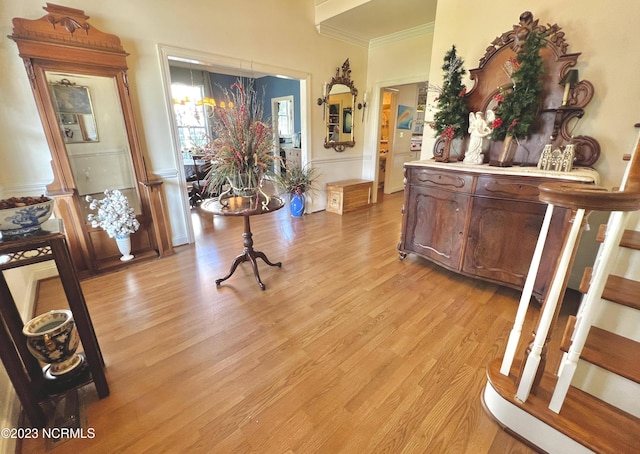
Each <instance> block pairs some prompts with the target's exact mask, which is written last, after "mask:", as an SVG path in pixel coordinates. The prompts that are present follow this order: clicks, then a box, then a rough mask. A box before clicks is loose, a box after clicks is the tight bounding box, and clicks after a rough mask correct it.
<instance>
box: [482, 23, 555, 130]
mask: <svg viewBox="0 0 640 454" xmlns="http://www.w3.org/2000/svg"><path fill="white" fill-rule="evenodd" d="M545 46H546V40H545V39H544V36H543V35H542V34H541V33H539V32H537V31H535V30H532V31H530V32H529V34H528V35H527V38H526V40H525V42H524V43H523V45H522V47H521V48H520V50H519V51H518V53H517V54H516V57H515V58H514V59H509V60H508V61H507V63H506V65H505V67H506V70H507V72H510V73H511V81H512V83H513V87H512V89H511V91H505V90H502V89H501V90H500V93H498V94H497V95H495V96H494V100H495V101H497V103H498V106H497V107H496V108H495V109H494V113H495V120H494V121H493V122H492V123H491V124H490V125H489V126H490V127H492V128H493V133H492V135H491V137H492V138H493V139H495V140H503V139H504V138H505V137H506V136H507V135H510V136H513V137H515V138H524V137H526V135H527V134H528V133H529V128H530V127H531V125H532V124H533V122H534V121H535V119H536V117H537V113H538V106H539V103H540V95H541V94H542V89H543V82H542V79H541V76H542V74H543V73H544V66H543V64H542V57H541V56H540V49H542V48H543V47H545ZM511 71H512V72H511Z"/></svg>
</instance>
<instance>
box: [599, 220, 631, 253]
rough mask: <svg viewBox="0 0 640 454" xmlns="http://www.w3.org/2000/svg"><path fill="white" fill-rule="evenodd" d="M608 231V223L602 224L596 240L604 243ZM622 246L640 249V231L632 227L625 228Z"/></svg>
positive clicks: (621, 241)
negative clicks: (631, 228)
mask: <svg viewBox="0 0 640 454" xmlns="http://www.w3.org/2000/svg"><path fill="white" fill-rule="evenodd" d="M606 231H607V224H600V227H598V234H597V235H596V240H597V241H599V242H601V243H602V242H603V241H604V234H605V232H606ZM620 246H622V247H626V248H629V249H638V250H640V232H639V231H637V230H630V229H627V230H625V231H624V233H623V234H622V239H621V240H620Z"/></svg>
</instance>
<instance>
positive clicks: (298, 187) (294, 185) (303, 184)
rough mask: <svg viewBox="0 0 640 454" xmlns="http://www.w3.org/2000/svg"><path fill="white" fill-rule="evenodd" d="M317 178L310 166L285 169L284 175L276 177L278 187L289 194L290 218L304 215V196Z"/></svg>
mask: <svg viewBox="0 0 640 454" xmlns="http://www.w3.org/2000/svg"><path fill="white" fill-rule="evenodd" d="M317 178H318V175H317V172H316V169H315V168H314V167H311V166H310V165H305V166H304V167H299V166H292V167H286V168H285V172H284V173H281V174H279V175H276V177H275V181H276V183H277V184H278V186H280V187H281V188H282V190H283V191H284V192H286V193H287V194H289V209H290V211H291V216H293V217H300V216H302V215H303V214H304V211H305V204H306V195H305V194H307V193H308V192H309V191H310V190H311V189H312V187H313V184H314V182H315V181H316V179H317Z"/></svg>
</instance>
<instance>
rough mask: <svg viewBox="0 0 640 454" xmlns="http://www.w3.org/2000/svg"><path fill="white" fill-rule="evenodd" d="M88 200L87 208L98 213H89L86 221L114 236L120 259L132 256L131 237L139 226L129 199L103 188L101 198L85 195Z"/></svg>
mask: <svg viewBox="0 0 640 454" xmlns="http://www.w3.org/2000/svg"><path fill="white" fill-rule="evenodd" d="M85 200H86V201H87V202H89V209H91V210H98V214H97V215H96V214H93V213H90V214H89V215H87V221H89V222H91V227H100V228H102V229H103V230H104V231H105V232H107V235H109V238H115V239H116V244H117V245H118V250H119V251H120V252H121V253H122V257H121V258H120V260H122V261H127V260H131V259H132V258H133V255H131V238H130V237H129V235H131V234H132V233H135V232H136V231H137V230H138V228H139V227H140V223H139V222H138V220H137V219H136V214H135V211H134V209H133V208H132V207H130V206H129V200H127V197H126V196H125V195H124V194H122V193H121V192H120V191H119V190H117V189H114V190H109V189H107V190H105V191H104V197H103V198H102V199H94V198H93V197H91V196H90V195H88V196H86V197H85Z"/></svg>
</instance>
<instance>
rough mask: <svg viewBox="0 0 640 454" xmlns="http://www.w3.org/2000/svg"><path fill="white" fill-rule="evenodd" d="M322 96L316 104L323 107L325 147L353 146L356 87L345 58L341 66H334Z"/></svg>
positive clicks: (339, 148)
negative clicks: (333, 74)
mask: <svg viewBox="0 0 640 454" xmlns="http://www.w3.org/2000/svg"><path fill="white" fill-rule="evenodd" d="M323 96H324V98H320V99H318V104H320V105H323V108H324V109H325V112H324V118H325V120H326V124H325V126H326V135H325V139H324V147H325V148H333V149H334V150H336V151H344V150H345V148H346V147H353V146H354V145H355V144H356V142H355V139H354V134H355V131H354V121H353V118H354V115H355V110H356V97H357V96H358V89H357V88H356V87H355V86H354V85H353V81H352V80H351V68H350V64H349V59H348V58H347V59H346V60H345V62H344V63H343V64H342V67H340V68H336V75H335V76H333V78H332V79H331V82H330V83H329V84H328V85H327V86H326V87H325V92H324V93H323Z"/></svg>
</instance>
